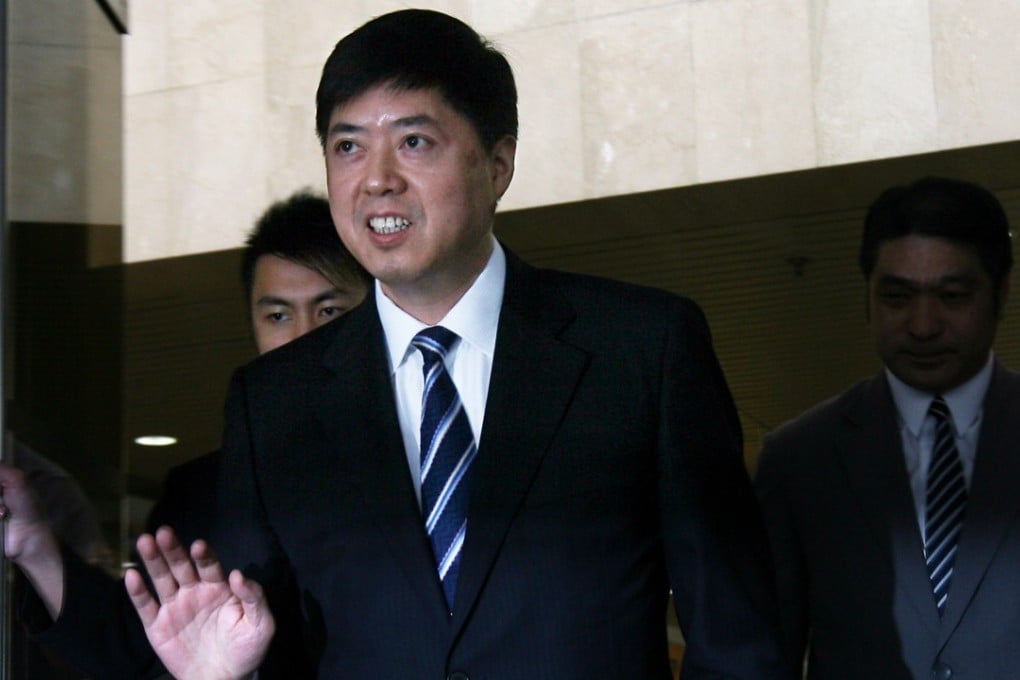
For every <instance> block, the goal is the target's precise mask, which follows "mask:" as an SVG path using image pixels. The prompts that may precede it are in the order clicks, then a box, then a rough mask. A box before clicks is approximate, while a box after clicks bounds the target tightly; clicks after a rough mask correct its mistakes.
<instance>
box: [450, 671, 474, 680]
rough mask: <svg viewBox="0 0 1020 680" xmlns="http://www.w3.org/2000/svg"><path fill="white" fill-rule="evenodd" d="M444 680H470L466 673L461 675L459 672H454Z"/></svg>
mask: <svg viewBox="0 0 1020 680" xmlns="http://www.w3.org/2000/svg"><path fill="white" fill-rule="evenodd" d="M446 680H471V678H469V677H468V674H467V673H461V672H460V671H454V672H452V673H450V674H449V675H447V676H446Z"/></svg>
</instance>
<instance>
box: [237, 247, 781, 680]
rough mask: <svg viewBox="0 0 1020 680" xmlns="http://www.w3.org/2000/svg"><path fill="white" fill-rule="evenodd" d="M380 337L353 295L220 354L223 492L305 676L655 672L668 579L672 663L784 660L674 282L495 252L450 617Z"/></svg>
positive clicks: (686, 304)
mask: <svg viewBox="0 0 1020 680" xmlns="http://www.w3.org/2000/svg"><path fill="white" fill-rule="evenodd" d="M385 352H386V350H385V342H384V336H383V331H382V326H381V324H380V321H379V318H378V314H377V311H376V305H375V302H374V299H373V298H372V297H371V296H370V298H369V300H368V301H366V303H365V304H363V305H361V306H360V307H359V308H357V309H355V310H354V311H352V312H351V313H349V314H347V315H346V316H344V317H343V318H341V319H339V320H338V321H336V322H334V323H332V324H329V325H328V326H327V327H325V328H324V329H321V330H319V331H317V332H314V333H311V334H309V335H308V336H305V337H303V338H301V339H299V340H297V341H295V342H293V343H291V344H289V345H287V346H285V347H283V348H281V349H280V350H279V351H276V352H273V353H271V354H269V355H265V356H263V357H260V358H259V359H257V360H256V361H255V362H253V363H252V364H250V365H249V366H247V367H245V368H243V369H241V370H240V371H239V372H238V373H237V374H236V375H235V379H234V381H233V384H232V388H231V394H230V397H229V399H228V414H227V416H228V417H227V422H228V425H227V428H228V431H227V433H226V436H225V449H224V455H225V461H226V463H225V464H224V466H223V467H222V468H221V469H222V470H223V471H224V472H225V473H226V474H225V476H223V477H221V486H222V487H223V488H224V489H227V488H230V489H231V490H230V491H226V492H225V495H224V501H225V505H224V507H223V508H221V512H228V513H232V515H233V519H232V520H231V521H237V522H239V525H240V526H244V527H246V528H252V527H257V526H258V523H259V522H261V521H263V520H264V521H265V523H266V525H267V526H268V527H269V529H270V532H267V533H266V535H265V537H264V538H265V539H266V541H267V542H266V545H271V544H272V543H273V542H275V541H279V543H280V545H281V547H282V554H283V555H285V557H286V559H287V560H289V562H290V566H291V567H292V569H293V574H294V576H295V578H296V581H297V587H298V589H299V590H300V592H301V594H302V601H301V604H302V606H303V607H304V614H305V616H306V618H307V621H308V628H307V632H308V634H309V635H308V637H307V639H306V644H308V645H310V648H312V649H314V650H319V651H320V653H321V657H320V658H319V667H318V677H321V678H364V677H372V678H380V679H387V678H405V677H420V678H443V677H447V676H448V674H449V673H454V672H456V671H461V672H463V673H464V674H466V675H464V676H456V675H451V676H449V677H472V678H486V679H489V680H501V679H505V680H518V679H520V678H529V679H530V680H538V679H541V678H549V679H550V680H552V679H555V680H565V679H570V678H578V679H580V678H627V679H630V678H668V677H669V669H668V664H667V654H666V639H665V632H664V608H665V604H666V596H667V592H668V589H669V588H670V587H672V589H673V595H674V597H675V599H676V600H677V602H678V609H679V612H680V619H681V622H682V625H683V628H684V631H685V634H686V636H687V641H688V645H689V647H688V650H689V651H688V656H687V659H686V661H687V664H688V665H687V667H686V670H685V676H684V677H685V679H687V680H697V679H698V678H707V677H720V676H719V675H718V674H715V673H711V672H706V671H705V669H707V668H714V669H722V671H723V674H724V675H725V676H726V677H735V678H749V679H751V678H754V679H759V678H773V677H787V676H786V675H785V674H784V671H783V669H782V667H781V662H780V661H779V657H780V654H779V650H778V644H777V642H776V638H775V635H774V633H773V630H774V629H773V626H772V621H771V619H772V617H773V616H774V611H773V610H772V607H773V606H774V602H773V599H774V598H773V596H772V589H771V583H770V582H769V579H770V571H769V569H768V567H767V557H766V556H765V554H766V553H767V547H766V546H765V543H764V540H765V539H764V534H763V532H762V527H761V524H760V516H759V514H758V511H757V508H756V503H755V500H754V497H753V491H752V489H751V486H750V483H749V480H748V479H747V476H746V473H745V472H744V470H743V461H742V455H741V438H740V432H739V423H738V419H737V416H736V412H735V409H734V407H733V403H732V401H731V398H730V394H729V391H728V389H727V387H726V384H725V382H724V380H723V376H722V373H721V371H720V370H719V367H718V364H717V362H716V359H715V356H714V353H713V351H712V348H711V341H710V338H709V334H708V329H707V327H706V325H705V323H704V319H703V317H702V315H701V313H700V311H699V310H698V309H697V307H696V306H695V305H694V304H693V303H691V302H690V301H688V300H685V299H682V298H679V297H677V296H674V295H670V294H667V293H663V292H661V291H652V290H650V289H640V288H637V287H633V286H626V285H622V284H618V283H613V282H608V281H604V280H600V279H594V278H588V277H580V276H574V275H569V274H563V273H557V272H547V271H539V270H535V269H533V268H531V267H529V266H527V265H525V264H524V263H522V262H521V261H520V260H518V259H517V258H516V257H514V256H513V255H512V254H511V253H507V279H506V288H505V295H504V301H503V308H502V311H501V315H500V324H499V329H498V335H497V340H496V345H495V356H494V359H493V368H492V378H491V383H490V388H489V394H488V403H487V407H486V416H485V421H484V425H483V429H482V435H481V441H480V442H479V453H478V458H477V460H476V461H475V463H474V468H473V469H474V472H473V474H474V481H473V490H472V501H471V506H470V510H469V516H468V517H469V519H468V538H467V543H466V545H465V548H464V553H463V558H462V559H463V561H462V566H461V572H460V576H459V580H458V585H457V595H456V606H455V608H454V612H453V614H452V615H450V614H449V613H448V611H447V606H446V604H445V601H444V599H443V593H442V590H441V587H440V585H439V581H438V579H437V577H436V573H435V563H434V560H433V557H432V553H431V548H430V545H429V542H428V539H427V536H426V534H425V531H424V529H423V526H422V517H421V511H420V509H419V505H418V503H417V501H416V498H415V493H414V490H413V487H412V483H411V478H410V475H409V472H408V468H407V465H408V464H407V458H406V455H405V451H404V444H403V440H402V438H401V434H400V429H399V426H398V422H397V414H396V408H395V405H394V398H393V385H392V381H391V378H390V373H389V368H388V361H387V357H386V354H385ZM246 499H255V501H256V503H255V507H254V508H246V507H244V504H245V501H246ZM249 509H251V510H253V512H254V514H255V515H256V521H255V523H253V522H252V521H251V518H249V517H246V516H245V515H246V513H247V512H248V510H249ZM667 569H668V570H669V574H667ZM267 585H269V586H270V587H272V584H267ZM694 610H696V611H697V616H694V617H692V616H690V612H692V611H694Z"/></svg>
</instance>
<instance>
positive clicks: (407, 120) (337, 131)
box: [326, 113, 439, 137]
mask: <svg viewBox="0 0 1020 680" xmlns="http://www.w3.org/2000/svg"><path fill="white" fill-rule="evenodd" d="M423 125H429V126H433V127H436V126H438V125H439V121H438V120H436V119H435V118H433V117H432V116H430V115H428V114H427V113H418V114H415V115H413V116H404V117H403V118H397V119H396V120H395V121H393V122H392V123H391V124H390V127H394V128H409V127H420V126H423ZM365 129H366V128H365V126H364V125H355V124H354V123H345V122H343V121H340V122H339V123H336V124H334V125H333V126H331V127H330V128H329V132H328V133H327V135H326V136H327V137H333V136H335V135H341V134H348V135H353V134H359V133H362V132H364V131H365Z"/></svg>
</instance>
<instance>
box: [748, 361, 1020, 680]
mask: <svg viewBox="0 0 1020 680" xmlns="http://www.w3.org/2000/svg"><path fill="white" fill-rule="evenodd" d="M1018 442H1020V374H1018V373H1016V372H1014V371H1010V370H1008V369H1006V368H1005V367H1004V366H1002V365H1001V364H998V363H996V364H995V367H994V373H993V376H992V380H991V384H990V386H989V388H988V392H987V394H986V396H985V399H984V416H983V421H982V424H981V432H980V437H979V440H978V448H977V456H976V458H975V467H974V476H973V479H972V482H971V487H970V500H969V503H968V506H967V511H966V516H965V520H964V525H963V532H962V535H961V537H960V542H959V545H958V552H957V557H956V564H955V568H954V571H953V579H952V585H951V586H950V590H949V600H948V604H947V608H946V611H945V615H944V618H943V619H942V620H941V621H940V619H939V615H938V611H937V610H936V608H935V600H934V596H933V595H932V587H931V582H930V580H929V578H928V572H927V569H926V566H925V562H924V551H923V547H922V543H921V537H920V532H919V530H918V522H917V516H916V511H915V506H914V501H913V497H912V496H911V492H910V487H909V483H908V480H907V472H906V465H905V463H904V455H903V447H902V444H901V438H900V432H899V426H898V422H897V415H896V407H895V405H894V403H893V399H892V395H891V392H890V390H889V385H888V382H887V380H886V378H885V374H884V372H883V373H881V374H879V375H878V376H876V377H874V378H872V379H871V380H868V381H865V382H863V383H861V384H859V385H857V386H856V387H854V388H852V389H851V390H849V391H848V392H846V393H844V394H842V395H840V396H838V397H836V398H834V399H832V400H830V401H828V402H825V403H823V404H821V405H819V406H817V407H815V408H814V409H812V410H810V411H808V412H807V413H805V414H803V415H802V416H801V417H799V418H797V419H796V420H794V421H792V422H790V423H788V424H786V425H784V426H783V427H781V428H779V429H778V430H776V432H775V433H773V434H772V435H770V436H769V437H768V438H767V439H766V441H765V445H764V448H763V451H762V456H761V459H760V461H759V469H758V476H757V479H756V484H757V486H758V489H759V494H760V496H761V498H762V501H763V506H764V512H765V517H766V523H767V524H768V525H769V529H770V531H771V532H772V539H773V548H774V553H775V556H776V571H777V573H778V574H779V579H780V580H779V583H780V587H779V593H780V609H781V612H782V613H783V616H784V628H785V629H786V631H787V632H788V633H789V634H790V638H791V649H792V650H794V653H796V652H799V651H801V650H803V649H804V647H805V645H806V644H808V642H809V641H808V636H809V630H810V647H811V650H812V653H811V662H810V677H812V678H824V679H826V680H829V679H839V678H847V679H850V678H853V679H855V680H856V679H858V678H882V679H883V680H897V679H898V678H925V679H927V678H950V677H952V678H981V679H982V680H996V679H999V680H1006V679H1008V678H1017V677H1020V645H1018V644H1017V643H1016V641H1017V640H1020V515H1018V512H1020V447H1018Z"/></svg>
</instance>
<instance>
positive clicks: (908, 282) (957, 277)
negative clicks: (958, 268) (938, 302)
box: [875, 274, 977, 288]
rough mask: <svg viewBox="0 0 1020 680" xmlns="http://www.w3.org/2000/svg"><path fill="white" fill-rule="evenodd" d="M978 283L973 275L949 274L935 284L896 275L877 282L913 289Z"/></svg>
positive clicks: (888, 275) (886, 275)
mask: <svg viewBox="0 0 1020 680" xmlns="http://www.w3.org/2000/svg"><path fill="white" fill-rule="evenodd" d="M975 281H977V277H976V276H973V275H971V274H949V275H948V276H943V277H941V278H939V279H936V280H935V281H933V282H930V283H929V282H924V281H918V280H916V279H908V278H906V277H904V276H896V275H894V274H885V275H883V276H881V277H880V278H879V279H878V281H876V282H875V285H877V286H908V287H911V288H929V287H936V288H937V287H939V286H948V285H953V284H973V283H974V282H975Z"/></svg>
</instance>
